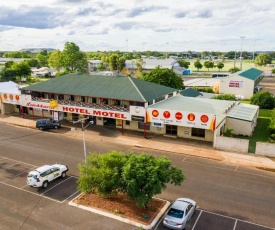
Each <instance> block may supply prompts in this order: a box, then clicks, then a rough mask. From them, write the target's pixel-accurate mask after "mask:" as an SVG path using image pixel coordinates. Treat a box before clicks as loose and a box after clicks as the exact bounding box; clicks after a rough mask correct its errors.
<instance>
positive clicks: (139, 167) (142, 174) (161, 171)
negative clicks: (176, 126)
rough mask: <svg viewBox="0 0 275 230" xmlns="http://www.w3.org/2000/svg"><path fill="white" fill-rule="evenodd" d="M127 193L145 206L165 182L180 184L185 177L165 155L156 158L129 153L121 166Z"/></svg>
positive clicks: (158, 192) (138, 204) (163, 187)
mask: <svg viewBox="0 0 275 230" xmlns="http://www.w3.org/2000/svg"><path fill="white" fill-rule="evenodd" d="M122 178H123V180H124V183H125V186H126V191H127V195H128V196H129V197H130V198H131V199H132V200H135V201H137V206H139V207H144V208H146V207H147V205H148V204H149V203H150V202H151V201H152V198H153V196H154V195H157V194H161V192H162V190H163V189H165V188H166V184H167V183H171V184H174V185H181V183H182V181H183V180H184V179H185V177H184V175H183V173H182V171H181V169H179V168H176V167H173V166H172V165H171V161H170V160H168V159H167V158H166V157H160V158H156V157H154V156H152V155H148V154H145V153H142V154H141V155H135V154H130V156H129V159H128V160H127V162H126V164H125V166H124V167H123V172H122Z"/></svg>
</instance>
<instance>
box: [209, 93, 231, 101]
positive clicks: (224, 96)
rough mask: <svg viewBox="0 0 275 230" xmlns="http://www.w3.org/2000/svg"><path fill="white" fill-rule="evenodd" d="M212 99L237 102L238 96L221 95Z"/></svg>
mask: <svg viewBox="0 0 275 230" xmlns="http://www.w3.org/2000/svg"><path fill="white" fill-rule="evenodd" d="M211 99H216V100H227V101H236V96H235V95H234V94H219V95H216V96H213V97H211Z"/></svg>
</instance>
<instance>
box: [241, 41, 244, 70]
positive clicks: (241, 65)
mask: <svg viewBox="0 0 275 230" xmlns="http://www.w3.org/2000/svg"><path fill="white" fill-rule="evenodd" d="M240 38H241V40H242V45H241V53H240V70H242V53H243V40H244V38H245V36H241V37H240Z"/></svg>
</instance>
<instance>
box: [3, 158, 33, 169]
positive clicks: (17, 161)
mask: <svg viewBox="0 0 275 230" xmlns="http://www.w3.org/2000/svg"><path fill="white" fill-rule="evenodd" d="M1 157H3V156H1ZM3 158H4V159H6V160H12V161H16V162H19V163H21V164H25V165H30V166H33V167H37V166H36V165H32V164H28V163H25V162H23V161H18V160H14V159H11V158H8V157H3Z"/></svg>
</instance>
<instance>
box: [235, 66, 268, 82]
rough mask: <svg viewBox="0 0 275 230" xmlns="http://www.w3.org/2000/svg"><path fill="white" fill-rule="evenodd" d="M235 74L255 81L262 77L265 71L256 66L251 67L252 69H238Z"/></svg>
mask: <svg viewBox="0 0 275 230" xmlns="http://www.w3.org/2000/svg"><path fill="white" fill-rule="evenodd" d="M234 74H236V75H239V76H242V77H245V78H248V79H250V80H253V81H255V80H256V79H257V78H258V77H260V76H261V75H262V74H263V71H261V70H258V69H255V68H250V69H246V70H241V71H238V72H236V73H234Z"/></svg>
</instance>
